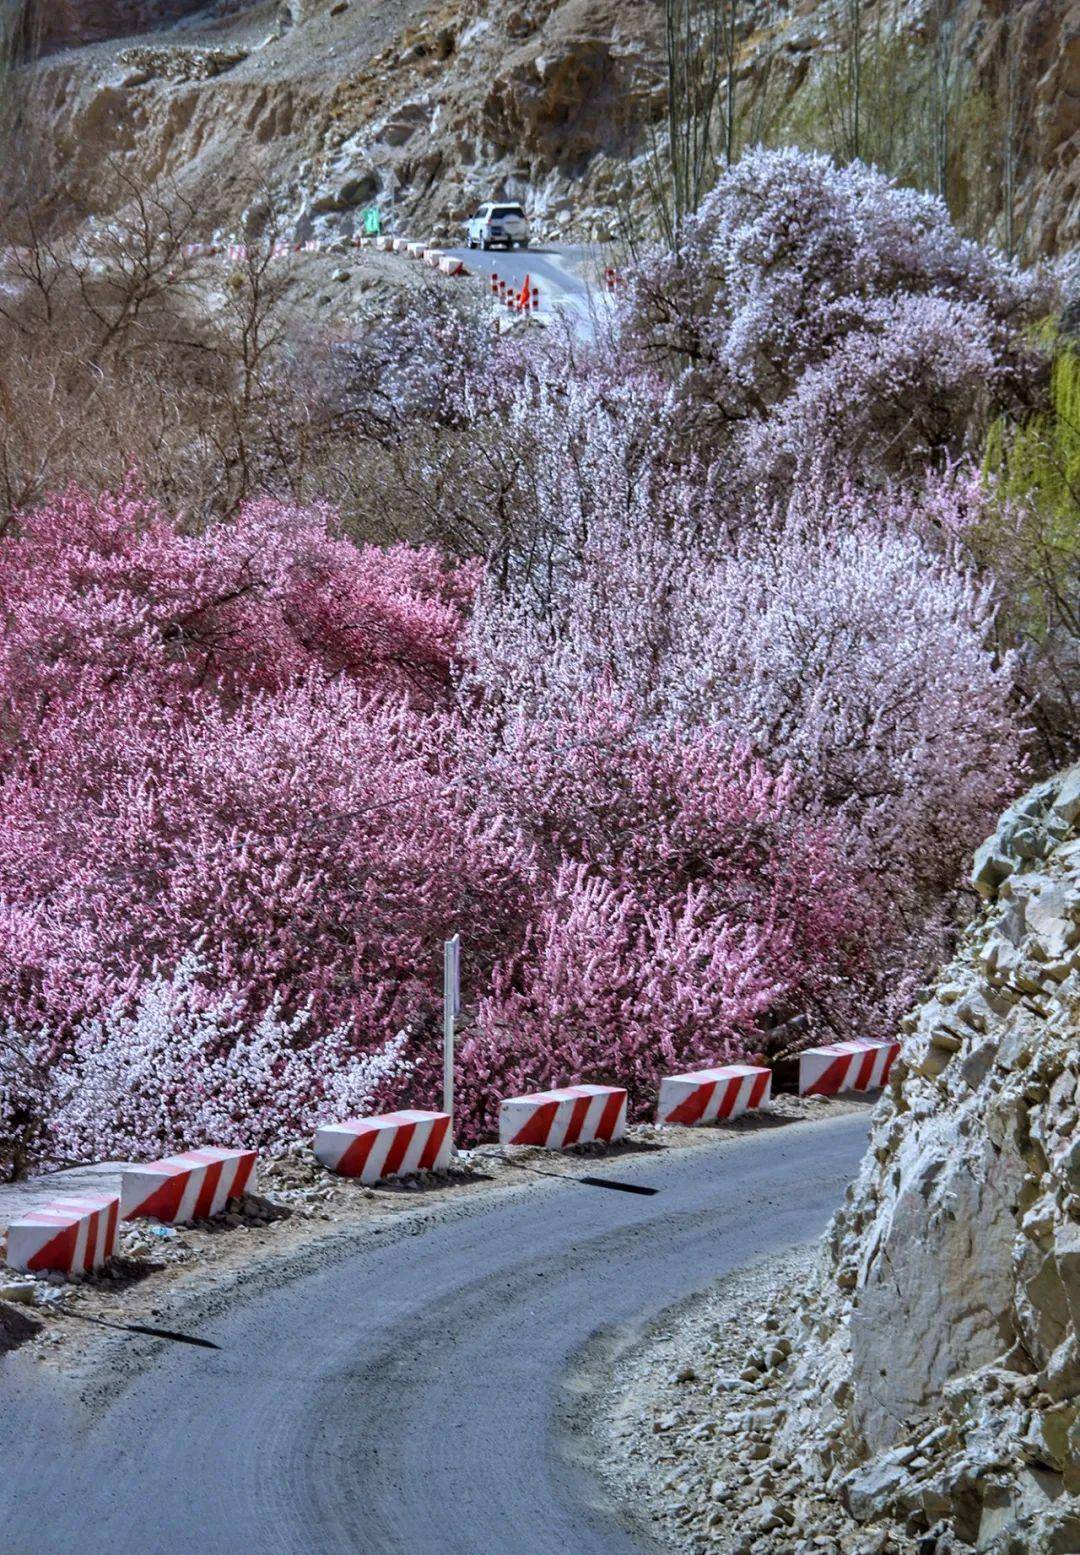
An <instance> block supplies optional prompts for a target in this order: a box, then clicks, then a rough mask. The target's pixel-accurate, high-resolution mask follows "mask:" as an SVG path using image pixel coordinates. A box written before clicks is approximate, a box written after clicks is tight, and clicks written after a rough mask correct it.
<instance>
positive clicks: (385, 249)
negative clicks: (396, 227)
mask: <svg viewBox="0 0 1080 1555" xmlns="http://www.w3.org/2000/svg"><path fill="white" fill-rule="evenodd" d="M375 247H376V248H377V249H378V250H379V251H380V253H383V254H390V253H393V249H394V240H393V238H388V237H380V238H376V239H375Z"/></svg>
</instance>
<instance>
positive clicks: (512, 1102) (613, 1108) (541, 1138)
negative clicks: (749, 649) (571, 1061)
mask: <svg viewBox="0 0 1080 1555" xmlns="http://www.w3.org/2000/svg"><path fill="white" fill-rule="evenodd" d="M625 1133H626V1091H625V1090H623V1089H622V1088H621V1087H620V1086H616V1085H568V1086H566V1087H565V1088H564V1089H563V1090H559V1091H538V1092H537V1093H536V1095H535V1096H508V1097H507V1098H506V1100H505V1101H501V1102H500V1103H499V1143H500V1144H501V1145H539V1146H541V1148H543V1149H545V1150H566V1149H568V1148H569V1147H570V1146H571V1145H586V1144H589V1143H590V1142H591V1141H593V1140H596V1139H605V1140H608V1141H614V1140H616V1139H621V1138H622V1137H623V1135H624V1134H625Z"/></svg>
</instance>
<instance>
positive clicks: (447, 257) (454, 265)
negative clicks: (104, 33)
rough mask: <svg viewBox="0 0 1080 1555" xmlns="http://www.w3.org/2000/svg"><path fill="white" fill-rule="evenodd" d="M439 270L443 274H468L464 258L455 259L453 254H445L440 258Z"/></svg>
mask: <svg viewBox="0 0 1080 1555" xmlns="http://www.w3.org/2000/svg"><path fill="white" fill-rule="evenodd" d="M439 270H440V272H441V274H443V275H468V273H469V272H468V270H466V268H465V261H464V259H455V258H454V256H453V255H452V254H444V255H443V256H442V258H441V259H440V260H439Z"/></svg>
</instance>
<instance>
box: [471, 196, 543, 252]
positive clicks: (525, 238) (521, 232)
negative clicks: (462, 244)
mask: <svg viewBox="0 0 1080 1555" xmlns="http://www.w3.org/2000/svg"><path fill="white" fill-rule="evenodd" d="M465 230H466V232H467V233H468V235H469V247H470V248H491V247H492V246H493V245H494V244H496V243H504V244H505V245H506V247H507V248H513V246H514V244H515V243H517V244H518V245H519V247H521V248H528V246H529V222H528V218H527V217H526V215H525V212H524V211H523V210H522V208H521V206H520V205H501V204H499V202H498V201H497V200H489V201H488V203H487V204H486V205H481V207H480V209H479V210H478V211H477V213H476V215H475V216H473V217H471V218H470V220H469V221H468V223H467V224H466V228H465Z"/></svg>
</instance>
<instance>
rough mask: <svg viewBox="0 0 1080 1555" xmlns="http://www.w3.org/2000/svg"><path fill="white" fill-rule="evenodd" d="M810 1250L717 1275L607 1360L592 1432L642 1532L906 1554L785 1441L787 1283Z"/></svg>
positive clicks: (735, 1554)
mask: <svg viewBox="0 0 1080 1555" xmlns="http://www.w3.org/2000/svg"><path fill="white" fill-rule="evenodd" d="M816 1257H817V1253H816V1250H815V1249H814V1248H805V1249H802V1250H800V1251H799V1252H797V1253H796V1254H794V1255H788V1256H786V1257H784V1258H780V1259H773V1260H770V1261H769V1262H768V1263H766V1264H765V1265H764V1267H761V1268H755V1269H750V1270H747V1271H745V1272H743V1273H741V1274H739V1275H736V1276H734V1277H732V1278H729V1279H727V1280H725V1281H724V1282H723V1283H722V1284H721V1285H720V1286H719V1287H718V1288H717V1289H716V1290H715V1291H714V1292H712V1293H711V1294H710V1295H709V1296H708V1297H707V1298H705V1299H703V1300H699V1301H698V1302H696V1303H692V1304H691V1305H690V1306H689V1307H686V1308H682V1309H677V1311H676V1313H675V1314H674V1315H672V1316H670V1317H668V1318H666V1319H665V1320H664V1321H663V1323H662V1325H661V1326H660V1328H659V1329H658V1330H656V1331H654V1332H653V1333H651V1334H650V1335H649V1336H648V1337H647V1339H646V1341H645V1343H644V1345H641V1346H638V1347H636V1348H635V1349H634V1350H633V1351H631V1352H630V1353H629V1354H628V1355H626V1356H623V1357H621V1358H620V1359H618V1360H617V1361H616V1362H615V1365H614V1381H613V1385H612V1386H613V1391H612V1392H611V1393H609V1394H605V1395H602V1396H601V1397H599V1398H598V1399H596V1400H595V1401H594V1404H593V1407H592V1420H591V1422H590V1432H591V1434H592V1435H593V1436H594V1438H597V1442H596V1445H597V1447H598V1449H599V1450H598V1454H597V1456H598V1458H599V1461H600V1465H601V1473H602V1475H603V1477H604V1478H605V1479H606V1480H607V1481H608V1483H609V1485H610V1487H611V1489H612V1491H613V1492H614V1495H615V1496H616V1498H617V1499H618V1500H619V1501H620V1502H621V1503H625V1499H626V1493H627V1490H628V1489H629V1490H630V1491H631V1493H632V1495H633V1497H634V1499H635V1501H637V1502H638V1504H639V1505H641V1504H644V1506H645V1508H646V1509H647V1512H648V1514H649V1518H650V1522H651V1524H652V1528H653V1531H654V1532H655V1533H658V1534H659V1535H660V1537H661V1539H662V1541H663V1542H664V1543H665V1544H666V1545H669V1546H670V1547H671V1548H672V1549H676V1550H680V1551H686V1552H692V1555H773V1552H779V1551H792V1552H796V1551H797V1552H798V1555H915V1552H916V1551H917V1550H918V1544H917V1541H916V1539H915V1538H914V1537H912V1536H910V1535H909V1534H907V1533H906V1532H904V1531H903V1530H898V1529H896V1528H895V1527H894V1526H893V1525H891V1523H882V1522H880V1521H879V1520H877V1519H874V1518H871V1520H869V1521H864V1522H863V1523H862V1524H860V1523H859V1522H857V1521H856V1520H855V1518H854V1517H853V1516H852V1515H851V1513H850V1511H848V1510H847V1509H846V1508H845V1506H844V1505H843V1504H842V1502H841V1500H840V1498H839V1497H838V1496H837V1495H836V1494H835V1491H830V1489H829V1488H828V1487H827V1486H826V1484H825V1483H824V1481H822V1482H820V1483H818V1484H808V1483H807V1478H806V1475H805V1473H804V1472H803V1468H802V1465H801V1463H800V1458H799V1453H798V1451H792V1450H790V1449H789V1448H788V1447H787V1446H786V1445H785V1446H782V1445H781V1443H780V1440H779V1436H780V1431H781V1428H782V1426H783V1423H784V1420H785V1414H786V1405H785V1389H786V1386H787V1384H788V1381H789V1379H790V1376H791V1371H792V1367H793V1365H794V1361H793V1356H794V1354H795V1345H796V1334H795V1332H794V1329H793V1327H792V1305H793V1303H792V1294H791V1293H792V1291H793V1290H795V1289H797V1288H798V1287H799V1286H800V1285H801V1284H803V1283H804V1282H805V1281H806V1279H807V1278H808V1277H809V1276H810V1274H811V1272H812V1270H813V1267H814V1263H815V1259H816Z"/></svg>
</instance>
